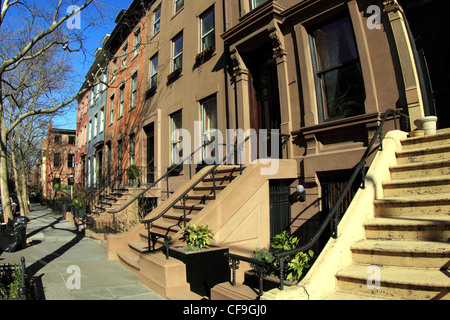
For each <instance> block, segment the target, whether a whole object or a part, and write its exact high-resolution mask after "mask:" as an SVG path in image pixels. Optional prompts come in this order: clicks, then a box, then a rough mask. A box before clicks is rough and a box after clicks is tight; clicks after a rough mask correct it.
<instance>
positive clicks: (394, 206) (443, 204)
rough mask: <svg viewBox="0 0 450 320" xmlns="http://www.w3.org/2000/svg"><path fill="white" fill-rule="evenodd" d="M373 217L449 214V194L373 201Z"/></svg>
mask: <svg viewBox="0 0 450 320" xmlns="http://www.w3.org/2000/svg"><path fill="white" fill-rule="evenodd" d="M374 205H375V215H376V216H377V217H386V216H411V215H428V214H430V215H443V214H444V215H447V214H449V213H450V194H432V195H421V196H420V197H417V196H402V197H390V198H383V199H380V200H375V201H374Z"/></svg>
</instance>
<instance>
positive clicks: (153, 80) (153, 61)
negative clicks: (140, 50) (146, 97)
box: [150, 54, 158, 89]
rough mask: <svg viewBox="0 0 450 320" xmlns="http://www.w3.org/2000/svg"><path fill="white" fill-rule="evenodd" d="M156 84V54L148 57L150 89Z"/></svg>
mask: <svg viewBox="0 0 450 320" xmlns="http://www.w3.org/2000/svg"><path fill="white" fill-rule="evenodd" d="M157 84H158V54H155V55H154V56H153V58H151V59H150V89H152V88H155V89H156V87H157Z"/></svg>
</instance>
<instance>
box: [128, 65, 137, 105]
mask: <svg viewBox="0 0 450 320" xmlns="http://www.w3.org/2000/svg"><path fill="white" fill-rule="evenodd" d="M137 82H138V72H137V71H136V72H135V73H133V74H132V75H131V95H130V111H131V110H133V109H135V108H136V106H137V88H138V84H137Z"/></svg>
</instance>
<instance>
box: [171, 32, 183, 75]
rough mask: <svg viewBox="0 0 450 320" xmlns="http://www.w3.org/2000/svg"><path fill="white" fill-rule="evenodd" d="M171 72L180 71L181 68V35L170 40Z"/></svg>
mask: <svg viewBox="0 0 450 320" xmlns="http://www.w3.org/2000/svg"><path fill="white" fill-rule="evenodd" d="M172 61H173V63H172V71H176V70H181V69H182V67H183V33H180V34H179V35H178V36H176V37H175V38H174V39H173V40H172Z"/></svg>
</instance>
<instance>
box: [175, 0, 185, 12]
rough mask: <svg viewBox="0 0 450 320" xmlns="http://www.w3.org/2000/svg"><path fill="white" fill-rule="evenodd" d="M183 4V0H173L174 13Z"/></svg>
mask: <svg viewBox="0 0 450 320" xmlns="http://www.w3.org/2000/svg"><path fill="white" fill-rule="evenodd" d="M183 6H184V0H175V13H177V12H178V11H180V9H181V8H183Z"/></svg>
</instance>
